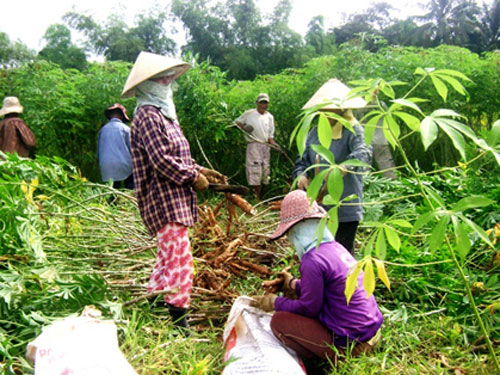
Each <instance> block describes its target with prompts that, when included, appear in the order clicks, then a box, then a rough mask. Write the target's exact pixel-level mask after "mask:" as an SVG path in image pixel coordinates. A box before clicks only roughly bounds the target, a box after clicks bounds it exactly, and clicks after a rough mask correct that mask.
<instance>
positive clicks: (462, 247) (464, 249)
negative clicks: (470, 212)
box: [452, 217, 471, 261]
mask: <svg viewBox="0 0 500 375" xmlns="http://www.w3.org/2000/svg"><path fill="white" fill-rule="evenodd" d="M452 221H453V229H454V232H455V240H456V243H457V253H458V255H459V256H460V259H462V261H463V260H464V259H465V257H466V256H467V254H468V253H469V251H470V248H471V242H470V239H469V235H468V234H467V229H466V227H465V225H464V223H462V222H461V221H459V220H458V218H457V217H452Z"/></svg>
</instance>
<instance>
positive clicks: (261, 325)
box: [222, 296, 306, 375]
mask: <svg viewBox="0 0 500 375" xmlns="http://www.w3.org/2000/svg"><path fill="white" fill-rule="evenodd" d="M249 302H250V298H249V297H246V296H242V297H238V298H237V299H236V301H235V302H234V304H233V306H232V308H231V311H230V313H229V318H228V320H227V323H226V327H225V329H224V336H223V337H224V343H225V345H226V353H225V355H224V360H225V361H227V360H230V359H232V360H233V361H232V362H230V363H229V364H228V365H227V366H226V367H225V369H224V371H223V372H222V373H223V375H268V374H276V375H279V374H283V375H304V374H305V373H306V372H305V370H304V366H303V364H302V362H301V361H300V359H299V358H298V356H297V354H296V353H295V352H294V351H293V350H291V349H289V348H287V347H286V346H284V345H283V344H282V343H281V342H280V341H279V340H278V339H277V338H276V337H275V336H274V334H273V333H272V331H271V327H270V322H271V317H272V314H268V313H265V312H263V311H262V310H259V309H257V308H254V307H251V306H250V305H249Z"/></svg>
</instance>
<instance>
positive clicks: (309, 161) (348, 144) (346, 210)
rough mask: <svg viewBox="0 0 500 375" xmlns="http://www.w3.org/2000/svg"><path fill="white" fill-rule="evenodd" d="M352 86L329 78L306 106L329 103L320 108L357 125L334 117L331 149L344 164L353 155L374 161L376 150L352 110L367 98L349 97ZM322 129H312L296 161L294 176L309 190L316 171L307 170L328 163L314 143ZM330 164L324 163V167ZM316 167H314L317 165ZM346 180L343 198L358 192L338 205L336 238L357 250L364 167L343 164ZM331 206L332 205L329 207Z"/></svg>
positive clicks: (331, 123)
mask: <svg viewBox="0 0 500 375" xmlns="http://www.w3.org/2000/svg"><path fill="white" fill-rule="evenodd" d="M349 91H350V89H349V87H347V86H346V85H344V84H343V83H342V82H340V81H339V80H337V79H331V80H329V81H327V82H326V83H325V84H324V85H323V86H321V87H320V88H319V90H318V91H316V93H315V94H314V95H313V96H312V97H311V99H309V101H308V102H307V103H306V104H305V105H304V107H303V108H302V109H307V108H311V107H314V106H316V105H318V104H322V103H325V106H324V107H321V109H320V111H323V112H325V113H327V114H328V112H331V113H336V114H337V115H340V116H342V117H343V118H344V119H346V120H347V121H349V123H350V124H351V125H352V126H353V129H354V131H355V133H352V132H351V131H350V130H348V129H346V128H345V127H344V126H343V124H342V123H341V122H338V121H337V120H336V119H334V118H332V117H330V118H329V121H330V125H331V129H332V142H331V144H330V151H331V152H332V153H333V155H334V157H335V163H336V164H340V163H342V162H343V161H346V160H349V159H358V160H360V161H362V162H365V163H367V164H370V161H371V157H372V152H371V148H370V147H368V146H367V145H366V144H365V140H364V131H363V127H362V126H360V125H359V124H358V123H357V121H356V119H355V118H354V116H353V114H352V110H351V109H353V108H362V107H364V106H365V105H366V102H365V101H364V100H363V99H362V98H354V99H346V97H347V95H348V93H349ZM319 144H320V142H319V137H318V131H317V129H316V128H313V129H311V131H310V132H309V134H308V136H307V140H306V148H305V151H304V154H303V155H302V157H300V156H299V157H298V158H297V160H296V162H295V169H294V171H293V173H292V177H293V178H294V179H295V178H298V181H297V186H298V188H299V189H302V190H306V189H307V187H308V186H309V183H310V181H311V178H312V177H313V175H312V172H313V171H308V172H306V169H307V168H308V167H310V166H311V165H314V164H317V163H318V162H320V163H325V160H323V159H322V158H321V157H320V156H319V155H317V154H316V152H315V151H314V150H313V148H312V146H313V145H319ZM324 168H326V167H320V168H319V169H320V170H321V169H324ZM313 169H314V168H313ZM341 170H342V175H343V181H344V191H343V193H342V196H341V199H344V198H346V197H348V196H351V195H353V194H354V195H355V196H356V198H355V199H352V200H349V202H348V205H345V204H341V205H340V207H339V209H338V220H339V223H338V224H339V226H338V230H337V233H336V234H335V240H336V241H337V242H339V243H341V244H342V245H343V246H344V247H345V248H346V249H347V250H349V252H350V253H351V254H354V238H355V236H356V231H357V229H358V224H359V221H360V220H362V218H363V207H362V206H361V202H362V200H363V181H362V177H361V170H360V169H359V168H356V167H347V168H346V167H342V169H341ZM325 208H327V209H329V207H325Z"/></svg>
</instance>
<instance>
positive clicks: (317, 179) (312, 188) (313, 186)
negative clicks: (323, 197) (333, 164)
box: [307, 169, 328, 200]
mask: <svg viewBox="0 0 500 375" xmlns="http://www.w3.org/2000/svg"><path fill="white" fill-rule="evenodd" d="M327 173H328V169H323V170H322V171H321V172H319V173H318V174H317V175H316V176H314V178H313V179H312V181H311V183H310V184H309V187H308V188H307V197H308V198H310V199H313V200H315V199H316V198H317V197H318V194H319V191H320V189H321V186H323V180H324V179H325V176H326V174H327Z"/></svg>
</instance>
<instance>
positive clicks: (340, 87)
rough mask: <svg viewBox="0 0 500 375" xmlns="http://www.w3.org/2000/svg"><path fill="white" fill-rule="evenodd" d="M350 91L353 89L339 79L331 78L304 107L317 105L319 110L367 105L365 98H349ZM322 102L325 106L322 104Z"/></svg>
mask: <svg viewBox="0 0 500 375" xmlns="http://www.w3.org/2000/svg"><path fill="white" fill-rule="evenodd" d="M350 91H351V89H350V88H349V87H347V86H346V85H344V84H343V83H342V82H340V81H339V80H338V79H336V78H333V79H330V80H328V81H327V82H325V83H324V84H323V86H321V87H320V88H319V89H318V91H316V92H315V93H314V95H313V96H312V97H311V99H309V100H308V102H307V103H306V104H305V105H304V106H303V107H302V109H309V108H312V107H316V106H318V110H325V109H354V108H363V107H365V106H366V101H365V100H364V99H363V98H359V97H357V98H349V92H350ZM322 104H324V106H321V105H322Z"/></svg>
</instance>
